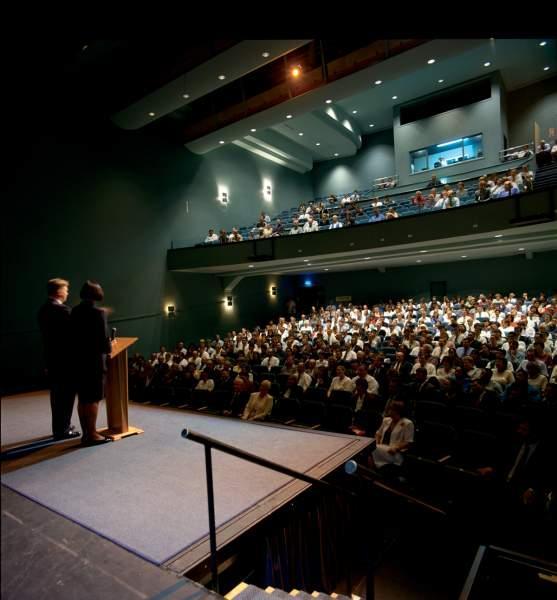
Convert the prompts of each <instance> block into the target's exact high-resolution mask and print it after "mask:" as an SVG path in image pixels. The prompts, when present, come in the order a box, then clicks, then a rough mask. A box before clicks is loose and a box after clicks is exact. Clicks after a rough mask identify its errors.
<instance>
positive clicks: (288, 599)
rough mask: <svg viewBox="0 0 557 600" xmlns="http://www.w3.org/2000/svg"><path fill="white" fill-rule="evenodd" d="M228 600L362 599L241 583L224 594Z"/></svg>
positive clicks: (353, 596) (354, 596)
mask: <svg viewBox="0 0 557 600" xmlns="http://www.w3.org/2000/svg"><path fill="white" fill-rule="evenodd" d="M224 597H225V598H226V600H273V599H278V600H293V599H295V598H297V599H298V600H360V597H359V596H356V595H354V594H352V597H351V598H349V597H348V596H343V595H341V594H334V593H333V594H330V595H329V594H325V593H323V592H315V591H314V592H312V593H311V594H308V593H307V592H303V591H301V590H297V589H293V590H291V592H290V593H288V592H285V591H284V590H278V589H276V588H272V587H267V588H265V589H264V590H262V589H261V588H259V587H257V586H255V585H250V584H248V583H245V582H242V583H239V584H238V585H237V586H236V587H235V588H234V589H232V590H230V591H229V592H228V593H227V594H225V596H224Z"/></svg>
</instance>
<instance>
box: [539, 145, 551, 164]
mask: <svg viewBox="0 0 557 600" xmlns="http://www.w3.org/2000/svg"><path fill="white" fill-rule="evenodd" d="M536 164H537V165H538V167H545V166H546V165H549V164H551V146H550V145H549V144H548V143H547V142H546V141H545V140H541V142H540V143H539V144H538V149H537V151H536Z"/></svg>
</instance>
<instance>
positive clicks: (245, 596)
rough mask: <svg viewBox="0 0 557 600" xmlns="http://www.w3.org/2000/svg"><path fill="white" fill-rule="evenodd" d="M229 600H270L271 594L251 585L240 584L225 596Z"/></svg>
mask: <svg viewBox="0 0 557 600" xmlns="http://www.w3.org/2000/svg"><path fill="white" fill-rule="evenodd" d="M224 597H225V598H226V599H227V600H269V594H267V593H266V592H264V591H263V590H262V589H261V588H258V587H257V586H255V585H250V584H249V583H245V582H243V581H242V583H239V584H238V585H237V586H236V587H235V588H234V589H232V590H230V591H229V592H228V594H226V595H225V596H224Z"/></svg>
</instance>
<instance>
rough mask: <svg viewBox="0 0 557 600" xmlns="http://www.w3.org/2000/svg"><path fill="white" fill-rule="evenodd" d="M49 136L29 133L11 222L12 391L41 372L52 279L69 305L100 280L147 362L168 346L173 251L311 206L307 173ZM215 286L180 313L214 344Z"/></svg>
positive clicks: (6, 311)
mask: <svg viewBox="0 0 557 600" xmlns="http://www.w3.org/2000/svg"><path fill="white" fill-rule="evenodd" d="M50 125H51V126H52V127H51V126H50ZM48 129H50V130H51V131H50V132H49V131H44V130H42V131H41V130H40V129H37V130H35V131H32V130H31V129H30V130H29V131H26V132H25V135H23V133H22V138H24V140H25V141H22V142H21V143H20V146H19V147H18V152H17V153H14V156H13V158H14V159H15V162H16V165H17V167H16V172H15V177H14V178H13V180H12V181H11V182H10V183H11V186H10V188H9V190H8V193H7V195H6V197H7V198H8V200H9V201H8V202H5V210H4V218H3V219H2V223H1V227H2V259H1V260H2V289H3V290H9V293H7V292H6V291H4V294H3V295H4V301H3V302H2V311H1V313H2V314H1V342H2V356H3V359H2V371H3V372H2V381H3V383H5V382H6V381H13V380H18V379H21V378H27V377H29V376H35V375H37V374H38V373H40V372H41V365H42V356H41V353H42V350H41V343H40V339H39V333H38V330H37V324H36V313H37V310H38V308H39V306H40V305H41V303H42V302H43V301H44V298H45V284H46V281H47V280H48V279H49V278H51V277H64V278H67V279H69V280H70V282H71V290H70V293H71V295H70V299H69V302H70V304H71V305H75V304H77V303H78V302H79V288H80V286H81V284H82V282H83V281H84V280H85V279H87V278H90V279H96V280H98V281H99V282H100V283H101V284H102V285H103V287H104V290H105V304H106V305H108V306H111V307H113V308H114V311H115V312H114V314H113V315H112V317H111V321H113V324H114V325H115V326H116V327H117V328H118V334H119V335H122V336H127V335H129V336H137V337H139V338H140V342H139V344H138V345H137V346H136V348H137V350H139V351H142V352H148V351H151V350H152V349H153V348H157V347H158V346H159V344H160V343H161V340H162V341H164V340H165V339H166V337H167V336H168V335H169V332H168V320H167V319H165V318H164V316H163V315H162V311H163V306H164V305H165V298H166V297H167V296H168V294H169V293H170V292H171V291H172V289H173V288H172V286H173V285H174V284H173V282H172V281H170V279H169V275H168V274H167V271H166V251H167V249H168V248H169V247H170V244H171V241H172V240H179V239H184V238H185V239H190V240H195V241H201V240H202V239H204V237H205V235H206V233H207V229H208V228H209V227H225V228H227V229H230V228H231V227H232V226H234V225H236V224H244V223H247V222H251V221H254V220H255V219H256V217H257V216H258V214H259V212H260V211H261V210H262V209H265V210H268V211H269V212H270V213H271V214H273V213H274V212H277V211H279V210H281V209H282V208H283V207H286V206H289V205H290V204H291V203H292V202H293V201H295V200H296V199H298V198H307V197H311V196H312V195H313V188H312V182H311V177H310V175H309V174H307V175H300V174H297V173H294V172H292V171H290V170H288V169H285V168H283V167H280V166H279V165H275V164H273V163H269V162H268V161H265V160H264V159H262V158H259V157H256V156H254V155H253V154H251V153H248V152H246V151H245V150H242V149H240V148H237V147H233V146H230V147H223V148H219V149H218V150H216V151H214V152H212V153H210V154H207V155H205V156H197V155H194V154H192V153H190V152H189V151H188V150H186V149H185V148H184V147H182V146H178V145H175V144H172V143H170V142H168V141H165V140H161V139H158V138H157V137H155V136H154V135H153V134H152V133H150V132H149V131H148V130H147V131H136V132H129V131H121V130H118V129H116V128H115V127H112V126H111V125H99V124H98V123H96V124H90V126H88V127H87V126H86V127H82V128H81V129H80V130H79V131H77V130H76V131H74V130H73V128H72V126H71V124H66V123H59V122H56V123H51V124H49V127H48ZM54 130H56V131H55V132H54ZM262 177H267V178H270V179H271V181H272V185H273V196H274V197H273V202H272V204H269V203H267V202H265V201H264V199H263V195H262V194H261V188H262ZM221 182H224V184H225V185H227V186H228V187H229V191H230V192H229V193H230V203H229V206H228V207H226V208H222V206H220V205H219V203H218V201H217V200H216V196H217V185H218V184H219V183H221ZM271 207H272V208H271ZM212 279H214V280H215V281H211V278H208V279H207V282H206V283H205V288H201V289H205V290H206V292H205V295H204V298H205V300H206V301H205V302H198V300H197V299H198V298H199V297H200V295H199V293H200V286H198V285H194V286H191V287H188V286H185V287H183V288H182V290H181V298H182V299H185V300H184V301H183V302H182V300H181V302H180V304H182V305H183V306H189V307H191V308H192V311H193V312H194V315H195V316H193V317H191V318H188V321H186V322H184V326H185V328H186V332H187V333H189V332H190V331H191V333H195V335H198V334H201V333H202V334H205V333H206V329H205V326H204V324H205V323H208V322H211V321H212V320H214V319H215V318H216V317H215V315H218V314H219V312H218V308H219V307H218V306H217V304H216V302H217V297H216V296H215V294H217V293H218V295H219V297H220V285H219V283H218V281H217V280H216V279H215V278H212ZM209 282H210V283H209ZM213 296H214V298H213ZM8 297H9V300H8V301H6V298H8ZM177 305H179V304H178V303H177ZM194 337H195V336H194ZM22 357H24V358H22Z"/></svg>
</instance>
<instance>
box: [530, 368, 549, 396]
mask: <svg viewBox="0 0 557 600" xmlns="http://www.w3.org/2000/svg"><path fill="white" fill-rule="evenodd" d="M526 372H527V373H528V385H531V386H532V387H533V388H535V389H536V390H538V391H539V393H540V396H543V392H544V390H545V386H546V385H547V377H546V376H545V375H542V373H541V369H540V365H539V363H538V362H529V363H528V364H527V365H526Z"/></svg>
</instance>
